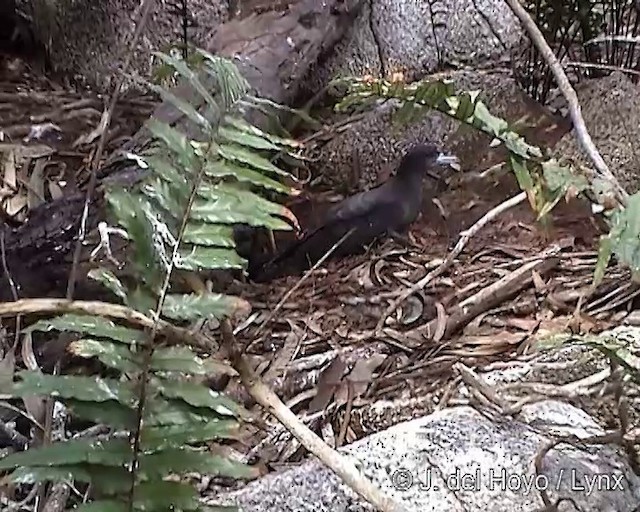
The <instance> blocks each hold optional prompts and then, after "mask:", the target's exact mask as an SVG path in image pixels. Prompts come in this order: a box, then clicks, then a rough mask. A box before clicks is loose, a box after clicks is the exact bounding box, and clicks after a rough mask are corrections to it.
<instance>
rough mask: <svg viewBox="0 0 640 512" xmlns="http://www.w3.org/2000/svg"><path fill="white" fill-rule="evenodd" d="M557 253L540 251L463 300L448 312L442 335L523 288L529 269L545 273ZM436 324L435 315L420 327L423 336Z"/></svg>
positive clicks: (557, 249) (430, 333) (528, 279)
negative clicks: (537, 256) (538, 254)
mask: <svg viewBox="0 0 640 512" xmlns="http://www.w3.org/2000/svg"><path fill="white" fill-rule="evenodd" d="M558 252H560V247H557V246H556V247H552V248H551V249H548V250H546V251H544V252H543V253H542V254H540V257H539V259H536V260H534V261H531V262H529V263H525V264H524V265H522V266H521V267H520V268H518V269H517V270H514V271H513V272H510V273H509V274H507V275H506V276H504V277H502V278H501V279H499V280H498V281H496V282H495V283H492V284H490V285H489V286H487V287H486V288H483V289H482V290H480V291H479V292H478V293H476V294H474V295H472V296H471V297H469V298H467V299H465V300H463V301H462V302H461V303H460V304H458V305H457V306H456V307H455V308H453V309H452V310H451V312H450V313H449V318H447V323H446V325H445V328H444V336H443V337H448V336H451V334H452V333H453V332H454V331H456V330H458V329H459V328H460V327H462V326H463V325H466V324H467V323H469V322H470V321H471V320H473V319H474V318H476V317H477V316H478V315H480V314H481V313H484V312H485V311H488V310H489V309H491V308H493V307H495V306H497V305H498V304H501V303H502V302H504V301H505V300H506V299H508V298H509V297H512V296H513V295H515V294H516V293H518V292H519V291H521V290H523V289H524V288H527V287H528V286H529V285H530V284H531V281H532V279H533V277H532V276H533V271H536V272H538V273H539V274H540V275H543V274H545V273H547V272H549V270H551V269H552V268H553V267H555V266H556V265H557V264H558V262H559V260H558V259H557V258H555V256H556V254H557V253H558ZM437 323H438V319H437V318H435V319H433V320H431V321H430V322H429V323H428V324H426V325H425V326H424V327H423V329H424V330H425V331H426V334H425V337H426V338H427V339H431V338H432V337H433V334H434V333H435V331H436V328H437Z"/></svg>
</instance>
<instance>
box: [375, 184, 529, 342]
mask: <svg viewBox="0 0 640 512" xmlns="http://www.w3.org/2000/svg"><path fill="white" fill-rule="evenodd" d="M526 198H527V194H526V193H525V192H521V193H520V194H518V195H517V196H514V197H512V198H511V199H507V200H506V201H504V202H503V203H501V204H499V205H498V206H496V207H495V208H492V209H491V210H489V211H488V212H487V213H485V214H484V215H483V216H482V218H481V219H480V220H478V221H477V222H476V223H475V224H474V225H473V226H471V227H470V228H469V229H467V230H465V231H463V232H462V233H460V239H459V240H458V243H456V245H455V247H454V248H453V250H452V251H451V252H450V253H449V254H448V255H447V257H446V258H445V260H444V261H443V262H442V263H441V264H440V265H438V267H437V268H435V269H434V270H432V271H431V272H429V273H428V274H427V275H426V276H425V277H423V278H422V279H420V281H418V282H416V283H415V284H413V285H412V286H411V287H410V288H408V289H407V290H405V291H404V292H402V294H400V296H399V297H398V298H397V299H396V300H394V301H393V302H392V303H391V305H390V306H389V307H388V308H387V309H386V310H385V312H384V313H383V314H382V316H381V317H380V320H378V324H377V325H376V328H375V330H374V332H376V333H377V332H380V330H381V329H382V327H383V326H384V323H385V321H386V319H387V318H388V317H389V315H391V314H392V313H393V312H394V311H395V310H396V309H397V308H398V306H400V304H402V303H403V302H404V301H405V300H406V299H407V298H408V297H409V296H411V295H412V294H414V293H415V292H417V291H418V290H422V289H423V288H424V287H425V286H426V285H427V284H429V283H430V282H431V281H433V280H434V279H435V278H436V277H438V276H439V275H440V274H442V273H443V272H444V271H446V270H447V269H448V268H449V267H450V266H451V265H452V264H453V261H454V260H455V259H456V258H457V257H458V255H459V254H460V253H461V252H462V250H463V249H464V248H465V246H466V245H467V243H469V240H470V239H471V238H472V237H473V236H474V235H475V234H476V233H478V231H480V230H481V229H482V228H483V227H484V226H486V225H487V224H488V223H489V222H491V221H492V220H493V219H495V218H496V217H497V216H498V215H500V214H501V213H503V212H505V211H506V210H508V209H509V208H513V207H514V206H516V205H518V204H520V203H522V202H523V201H524V200H525V199H526Z"/></svg>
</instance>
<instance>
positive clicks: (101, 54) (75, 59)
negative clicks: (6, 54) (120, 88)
mask: <svg viewBox="0 0 640 512" xmlns="http://www.w3.org/2000/svg"><path fill="white" fill-rule="evenodd" d="M20 4H21V7H22V8H23V9H24V10H26V11H27V12H33V17H34V20H35V27H36V32H37V34H38V37H39V38H40V39H41V40H43V41H45V42H46V43H47V45H48V50H49V58H50V61H51V65H52V67H53V69H54V70H55V71H56V72H58V73H62V74H64V75H66V76H69V77H73V78H75V79H76V80H78V81H79V82H80V83H86V84H87V85H91V86H93V87H96V88H98V89H100V90H102V91H107V92H111V83H112V80H113V77H114V76H116V74H117V72H118V70H119V69H120V68H121V67H122V66H123V64H124V62H125V60H126V58H127V55H128V54H129V48H130V46H129V41H130V39H131V36H132V35H133V32H134V31H135V27H136V21H137V11H138V7H139V6H140V1H139V0H101V1H99V2H96V1H94V0H59V1H57V2H36V1H35V0H20ZM188 9H189V14H190V19H192V20H194V21H195V22H196V26H194V27H192V28H190V29H189V42H190V43H192V44H195V45H197V46H203V45H204V43H205V42H206V41H207V40H208V38H209V37H210V34H211V32H212V30H213V29H214V28H215V27H216V26H218V25H219V24H220V23H221V22H224V21H225V20H226V19H227V17H228V5H227V1H226V0H190V1H189V3H188ZM181 27H182V24H181V16H180V15H179V14H176V13H175V12H172V11H171V10H170V8H169V5H168V3H165V2H159V3H158V4H156V7H155V8H154V10H153V12H152V13H151V14H150V16H149V20H148V22H147V24H146V26H145V30H144V32H143V34H142V36H141V38H140V42H139V44H138V48H137V49H136V51H135V52H134V54H133V60H132V67H131V68H130V69H129V70H128V71H129V72H130V73H131V72H134V73H137V74H139V75H141V76H142V77H145V78H147V77H149V73H150V70H151V51H155V50H160V51H167V50H168V48H169V47H171V46H176V45H179V44H180V43H181V41H182V38H181V34H182V28H181Z"/></svg>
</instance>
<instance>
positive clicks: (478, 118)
mask: <svg viewBox="0 0 640 512" xmlns="http://www.w3.org/2000/svg"><path fill="white" fill-rule="evenodd" d="M343 81H344V80H343ZM346 84H347V86H348V93H347V95H346V96H345V97H344V99H343V100H342V101H341V102H340V103H339V104H338V106H337V107H336V108H337V109H338V110H346V109H348V108H351V107H354V106H355V107H358V108H363V107H367V106H368V105H371V104H374V103H376V102H377V101H379V100H380V99H385V100H398V101H400V103H401V106H400V108H399V109H398V111H397V113H396V120H397V121H398V122H401V123H407V122H412V121H415V120H416V119H418V118H419V117H420V116H423V115H425V114H426V113H427V112H428V111H429V110H431V109H435V110H438V111H440V112H442V113H444V114H446V115H448V116H450V117H452V118H454V119H456V120H458V121H460V122H462V123H465V124H467V125H469V126H471V127H473V128H475V129H476V130H479V131H481V132H483V133H485V134H487V135H488V136H489V137H491V139H492V142H491V145H492V146H495V145H498V144H502V145H504V146H505V148H506V149H507V150H508V151H509V156H510V159H509V163H510V164H511V168H512V169H513V171H514V173H515V175H516V177H517V179H518V183H519V184H520V186H521V187H522V188H523V189H524V190H525V191H526V192H527V194H528V196H529V201H530V202H531V205H532V206H533V207H534V208H535V209H536V210H537V211H538V212H542V211H543V208H546V209H549V207H548V205H549V204H555V203H557V202H558V201H559V199H560V198H562V197H563V196H564V194H565V193H566V192H567V191H568V189H569V188H570V187H571V186H573V185H574V183H573V180H574V179H573V173H572V172H570V171H569V170H568V169H567V168H566V167H564V166H561V165H560V164H558V163H556V162H553V161H551V160H546V159H545V158H544V156H543V153H542V150H541V149H540V148H538V147H536V146H533V145H531V144H529V143H527V142H526V140H525V139H524V138H523V137H521V136H520V135H519V134H518V133H516V132H515V131H514V130H513V129H512V128H511V127H510V126H509V124H508V123H507V122H506V121H505V120H504V119H501V118H499V117H497V116H494V115H493V114H491V113H490V112H489V109H488V108H487V106H486V105H485V104H484V103H483V102H482V100H480V99H479V92H478V91H472V92H462V93H458V94H457V93H456V91H455V89H454V86H453V83H452V82H451V81H450V80H423V81H419V82H415V83H411V84H405V83H402V82H389V81H386V80H378V79H374V80H371V79H368V80H361V79H348V80H346ZM545 166H546V168H547V172H550V170H551V166H553V170H554V172H557V179H556V181H555V182H554V183H553V188H551V187H550V186H549V184H546V185H545V180H544V179H543V169H544V168H545ZM563 177H564V178H566V179H563Z"/></svg>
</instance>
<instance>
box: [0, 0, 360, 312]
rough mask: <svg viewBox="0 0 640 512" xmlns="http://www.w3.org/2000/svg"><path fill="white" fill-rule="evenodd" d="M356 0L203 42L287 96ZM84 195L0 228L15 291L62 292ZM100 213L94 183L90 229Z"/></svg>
mask: <svg viewBox="0 0 640 512" xmlns="http://www.w3.org/2000/svg"><path fill="white" fill-rule="evenodd" d="M359 5H360V0H325V1H323V2H318V1H317V0H300V1H298V2H296V3H295V4H294V5H292V6H291V7H290V8H289V10H287V11H284V12H264V13H260V14H253V15H251V16H248V17H246V18H244V19H235V20H232V21H230V22H228V23H226V24H224V25H222V26H220V27H219V28H218V29H217V30H216V32H215V33H214V35H213V38H212V40H211V43H210V44H209V46H208V50H209V51H211V52H213V53H216V54H219V55H223V56H227V57H235V58H236V62H237V63H238V65H239V67H240V68H241V70H242V72H243V73H244V75H245V76H246V77H247V79H248V80H249V82H250V84H251V85H252V87H254V88H255V90H256V93H257V94H259V95H261V96H264V97H267V98H270V99H272V100H274V101H277V102H280V103H283V104H291V103H292V102H293V101H294V100H295V99H296V96H297V95H298V91H299V90H300V87H301V84H302V81H303V79H304V78H305V76H306V75H307V73H308V72H309V69H310V67H311V66H312V65H313V64H314V63H315V62H316V61H317V60H318V59H320V58H322V57H323V56H324V55H325V54H326V53H327V52H329V51H330V50H331V48H332V47H333V46H334V45H335V43H336V42H337V41H338V40H339V39H340V38H341V37H342V36H343V34H344V33H345V31H346V30H347V28H348V27H349V26H350V24H351V22H352V21H353V19H354V18H355V16H356V14H357V10H358V8H359ZM177 94H178V95H180V96H182V97H183V98H185V99H188V100H189V101H191V102H192V103H195V102H196V99H195V97H194V95H193V92H192V91H191V90H190V89H189V88H188V87H186V86H181V87H178V88H177ZM152 117H155V118H157V119H159V120H161V121H164V122H167V123H169V124H171V125H174V126H180V127H182V128H184V129H185V130H186V131H187V133H190V132H192V131H193V127H191V126H189V124H188V123H187V122H186V120H185V118H184V116H183V115H182V114H180V113H179V112H178V111H177V110H176V109H175V108H174V107H173V106H171V105H169V104H161V105H160V106H159V107H158V108H157V109H156V110H155V112H154V113H153V115H152ZM148 142H149V138H148V134H147V133H146V131H145V130H144V129H143V130H141V131H140V132H139V133H138V134H136V136H135V137H134V138H133V139H132V141H131V142H130V143H128V144H127V146H126V147H125V148H123V149H125V150H127V151H136V150H140V149H142V148H144V147H145V145H146V144H147V143H148ZM99 175H100V176H101V178H106V177H108V178H107V179H105V180H104V181H103V184H104V183H105V182H106V181H114V182H116V183H119V184H124V185H127V184H129V183H131V182H132V181H133V182H135V181H136V180H138V179H139V175H138V170H137V168H133V167H132V166H131V162H130V161H125V160H123V159H121V158H119V157H117V156H116V157H114V158H111V160H110V161H108V162H107V164H106V165H105V166H104V167H103V169H101V171H100V173H99ZM83 201H84V194H78V195H73V196H70V197H66V198H63V199H60V200H57V201H53V202H51V203H48V204H45V205H43V206H41V207H39V208H37V209H36V210H34V211H33V212H32V214H31V216H30V218H29V220H28V221H27V222H26V223H25V224H23V225H22V226H20V227H19V228H17V229H13V230H11V229H9V228H8V227H5V229H4V232H3V233H0V234H2V235H3V236H4V254H3V256H4V258H3V259H4V260H6V262H7V267H8V271H9V272H8V274H9V275H10V276H11V278H12V280H13V282H14V283H15V284H16V286H17V291H18V296H19V297H21V298H24V297H35V296H63V295H64V290H65V288H66V279H67V277H68V274H69V271H70V261H71V258H72V253H73V245H74V239H75V236H76V233H77V229H78V225H79V221H80V215H81V212H82V207H83ZM105 214H106V212H105V208H104V200H103V188H102V186H99V187H98V190H97V191H96V197H95V198H94V201H92V204H91V208H90V214H89V227H90V229H92V230H94V229H95V227H96V226H97V224H98V222H99V221H100V220H103V219H104V218H105ZM89 250H91V249H90V248H89ZM85 259H86V258H85ZM0 275H1V277H0V300H11V299H12V298H13V293H12V291H11V287H10V286H9V283H10V282H9V279H8V278H7V272H5V269H4V265H2V266H1V268H0ZM79 285H80V286H78V287H77V290H78V293H77V298H84V297H87V296H92V295H93V294H94V293H95V288H94V287H91V286H89V285H88V283H86V282H85V283H79ZM83 285H84V286H83Z"/></svg>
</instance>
